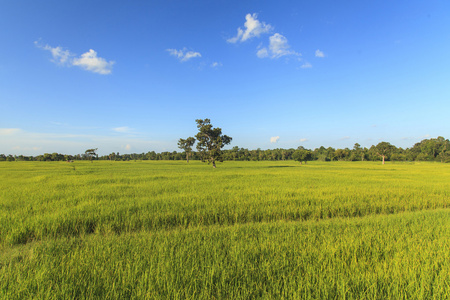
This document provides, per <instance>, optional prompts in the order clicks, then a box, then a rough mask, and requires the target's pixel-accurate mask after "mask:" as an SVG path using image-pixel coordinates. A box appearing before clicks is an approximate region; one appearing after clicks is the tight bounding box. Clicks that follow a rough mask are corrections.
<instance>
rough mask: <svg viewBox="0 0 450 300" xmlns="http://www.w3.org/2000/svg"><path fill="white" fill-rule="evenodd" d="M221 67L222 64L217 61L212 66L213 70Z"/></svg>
mask: <svg viewBox="0 0 450 300" xmlns="http://www.w3.org/2000/svg"><path fill="white" fill-rule="evenodd" d="M221 66H222V63H220V62H216V61H215V62H213V63H212V64H211V67H212V68H218V67H221Z"/></svg>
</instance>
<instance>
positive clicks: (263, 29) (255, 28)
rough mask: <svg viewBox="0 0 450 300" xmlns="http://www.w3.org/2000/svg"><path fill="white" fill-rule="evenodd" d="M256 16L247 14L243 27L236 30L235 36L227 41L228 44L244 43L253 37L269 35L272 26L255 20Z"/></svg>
mask: <svg viewBox="0 0 450 300" xmlns="http://www.w3.org/2000/svg"><path fill="white" fill-rule="evenodd" d="M257 17H258V14H256V13H254V14H247V15H246V16H245V20H246V21H245V23H244V27H245V30H243V29H242V28H240V27H239V28H238V29H237V35H236V36H235V37H232V38H230V39H228V40H227V42H228V43H237V42H245V41H246V40H248V39H251V38H253V37H259V36H260V35H261V34H263V33H269V32H270V31H271V30H272V26H270V25H269V24H266V23H264V22H260V21H258V20H257Z"/></svg>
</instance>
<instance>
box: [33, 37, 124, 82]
mask: <svg viewBox="0 0 450 300" xmlns="http://www.w3.org/2000/svg"><path fill="white" fill-rule="evenodd" d="M34 44H35V45H36V47H38V48H40V49H43V50H47V51H49V52H50V53H51V54H52V57H53V59H52V61H53V62H54V63H56V64H59V65H65V66H77V67H80V68H82V69H83V70H86V71H90V72H94V73H98V74H103V75H106V74H111V72H112V66H113V65H114V63H115V62H114V61H109V62H108V61H106V60H105V59H104V58H102V57H98V56H97V52H96V51H94V50H92V49H90V50H89V51H88V52H86V53H83V54H81V56H80V57H78V58H77V57H75V56H76V55H75V54H73V53H71V52H70V51H69V50H63V48H61V47H59V46H58V47H51V46H49V45H47V44H46V45H41V44H40V43H39V41H35V42H34Z"/></svg>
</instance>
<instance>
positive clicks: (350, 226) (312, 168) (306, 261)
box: [0, 161, 450, 299]
mask: <svg viewBox="0 0 450 300" xmlns="http://www.w3.org/2000/svg"><path fill="white" fill-rule="evenodd" d="M449 258H450V165H449V164H441V163H425V162H420V163H418V162H417V163H391V162H388V163H387V164H385V165H381V163H380V162H317V161H315V162H308V164H306V165H305V164H303V165H300V164H299V163H298V162H294V161H276V162H275V161H260V162H224V163H221V164H218V167H217V169H213V168H212V167H211V166H210V165H207V164H205V163H201V162H198V161H191V162H190V163H189V164H187V163H186V162H183V161H130V162H114V161H112V162H110V161H94V162H93V163H91V162H86V161H75V162H74V163H66V162H2V163H0V299H449V298H450V259H449Z"/></svg>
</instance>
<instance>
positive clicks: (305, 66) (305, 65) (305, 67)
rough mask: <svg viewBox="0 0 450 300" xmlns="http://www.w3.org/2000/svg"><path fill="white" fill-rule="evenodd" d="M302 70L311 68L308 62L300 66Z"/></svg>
mask: <svg viewBox="0 0 450 300" xmlns="http://www.w3.org/2000/svg"><path fill="white" fill-rule="evenodd" d="M300 68H302V69H309V68H312V65H311V64H310V63H309V62H305V63H304V64H303V65H301V67H300Z"/></svg>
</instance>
